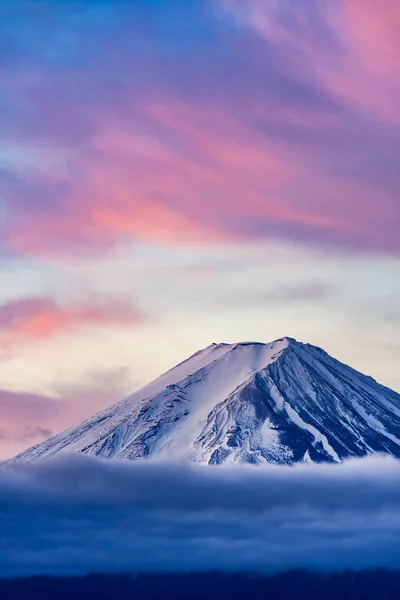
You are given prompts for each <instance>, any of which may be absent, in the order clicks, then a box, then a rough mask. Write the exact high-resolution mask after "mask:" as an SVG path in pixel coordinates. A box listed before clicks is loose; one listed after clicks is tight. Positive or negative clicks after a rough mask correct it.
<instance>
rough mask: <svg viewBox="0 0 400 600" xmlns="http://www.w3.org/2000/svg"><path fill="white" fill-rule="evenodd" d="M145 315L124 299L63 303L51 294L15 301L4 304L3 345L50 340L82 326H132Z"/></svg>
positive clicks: (0, 311) (1, 310)
mask: <svg viewBox="0 0 400 600" xmlns="http://www.w3.org/2000/svg"><path fill="white" fill-rule="evenodd" d="M142 318H143V317H142V315H141V314H140V313H139V312H138V311H137V310H136V309H135V308H134V307H132V306H131V305H130V304H128V303H127V304H124V303H122V302H101V303H99V302H98V301H96V300H94V301H93V302H86V303H77V304H70V305H61V304H58V303H57V302H56V301H55V300H54V299H53V298H51V297H37V298H34V297H32V298H22V299H19V300H11V301H9V302H6V303H5V304H3V305H1V306H0V332H1V334H2V341H1V344H0V347H3V349H9V348H13V347H14V346H16V345H18V344H24V343H31V342H36V341H41V340H49V339H53V338H54V337H56V336H58V335H60V334H64V333H68V332H70V331H73V330H76V329H79V328H85V327H104V326H106V327H107V326H125V325H132V324H135V323H137V322H139V321H141V320H142Z"/></svg>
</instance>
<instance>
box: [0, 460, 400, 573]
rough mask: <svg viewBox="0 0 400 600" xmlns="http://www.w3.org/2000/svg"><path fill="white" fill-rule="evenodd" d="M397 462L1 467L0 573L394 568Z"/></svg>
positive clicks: (399, 500)
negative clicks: (0, 531)
mask: <svg viewBox="0 0 400 600" xmlns="http://www.w3.org/2000/svg"><path fill="white" fill-rule="evenodd" d="M399 469H400V467H399V463H397V462H396V461H394V460H391V459H385V458H379V457H378V458H375V459H373V458H369V459H364V460H358V461H350V462H348V463H344V464H343V465H341V466H326V465H323V466H322V465H320V466H318V465H315V466H300V467H296V468H285V467H272V466H271V467H266V468H261V467H260V468H254V467H250V466H249V467H234V468H209V467H206V468H204V467H203V468H201V467H192V466H188V465H182V464H181V465H179V464H165V463H164V464H163V463H155V462H152V461H144V462H135V463H123V462H101V461H98V460H93V459H88V458H87V457H82V456H77V457H73V456H65V457H64V458H62V459H58V460H57V461H48V462H47V463H42V464H37V465H27V466H25V467H23V466H20V467H19V468H14V469H10V468H3V469H2V472H1V476H0V491H1V494H0V508H1V515H2V516H1V519H2V538H1V541H0V559H1V560H0V565H1V567H0V574H1V575H5V576H10V575H18V576H19V575H27V574H34V573H48V574H78V573H86V572H90V571H97V572H99V571H101V572H115V571H125V570H128V571H148V572H165V571H167V572H168V571H169V572H171V571H172V572H188V571H189V572H190V571H208V570H215V569H221V570H224V571H236V572H237V571H252V572H275V571H282V570H287V569H291V568H302V567H308V568H313V569H322V570H328V571H331V570H341V569H348V568H355V569H361V568H377V567H392V568H399V567H400V559H399V556H400V553H399V549H400V546H399V531H398V527H397V525H396V524H397V523H398V522H399V511H400V492H399V488H398V485H397V480H398V476H399Z"/></svg>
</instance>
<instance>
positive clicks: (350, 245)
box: [0, 0, 400, 457]
mask: <svg viewBox="0 0 400 600" xmlns="http://www.w3.org/2000/svg"><path fill="white" fill-rule="evenodd" d="M300 4H301V6H300ZM399 30H400V4H399V2H398V0H381V1H380V2H377V1H376V0H363V1H362V2H357V1H354V0H337V1H332V2H330V1H329V2H328V1H327V2H321V1H319V0H304V1H303V2H301V3H299V2H298V0H279V1H277V0H190V2H188V1H187V0H169V1H168V2H165V1H162V0H153V1H149V0H138V1H136V2H127V1H126V2H125V1H123V0H120V1H117V2H111V1H106V0H90V1H89V0H85V1H84V0H74V1H69V2H60V3H59V2H55V1H50V0H47V1H46V0H45V1H43V2H40V3H36V2H17V1H16V0H8V1H7V2H3V3H2V5H1V7H0V74H1V79H0V131H1V136H0V252H1V255H0V269H1V273H0V274H1V282H2V284H1V286H0V360H1V363H2V364H3V369H2V373H1V374H0V421H1V423H2V424H1V427H0V431H1V433H0V457H2V456H7V455H9V454H11V453H13V452H15V451H16V450H19V449H22V448H23V447H24V446H26V445H29V444H31V443H33V442H36V441H40V439H42V438H43V437H44V436H47V435H48V434H49V432H50V431H51V432H56V431H58V430H59V429H61V428H64V427H65V426H68V425H71V424H73V423H74V422H76V421H77V420H79V419H81V418H83V417H85V416H88V415H89V414H91V413H92V412H94V411H95V410H96V409H97V408H102V407H104V406H105V405H107V404H109V403H111V402H113V401H116V400H118V399H120V397H122V396H123V395H124V394H126V393H129V392H131V391H132V390H133V389H134V388H135V387H137V386H139V385H141V384H142V383H143V384H144V383H146V381H148V380H149V379H151V378H153V377H155V376H156V375H158V374H159V373H160V372H161V371H163V370H165V369H167V368H169V367H170V366H172V365H173V364H175V363H176V362H178V361H179V360H181V359H183V358H185V356H186V355H188V354H190V353H192V352H194V351H196V350H197V349H199V348H200V347H202V346H206V345H208V344H209V343H211V342H213V341H235V340H245V339H256V340H260V341H270V340H272V339H274V338H278V337H282V336H283V335H289V336H292V337H297V338H298V339H300V340H301V341H304V342H311V343H315V344H317V345H320V346H323V347H324V348H325V349H326V350H327V351H328V352H331V353H332V354H334V355H335V356H336V357H337V358H339V359H341V360H343V361H345V362H347V363H350V364H351V365H352V366H354V367H356V368H358V369H360V370H362V371H364V372H366V373H368V374H370V375H372V376H374V377H375V378H377V379H378V380H379V381H381V382H382V383H385V384H386V385H389V386H391V387H393V388H394V389H396V390H397V391H400V374H399V371H398V364H399V358H400V342H399V339H400V309H399V301H398V299H399V296H400V235H399V230H400V198H399V189H400V169H399V156H400V37H399V35H398V32H399ZM28 438H29V439H28Z"/></svg>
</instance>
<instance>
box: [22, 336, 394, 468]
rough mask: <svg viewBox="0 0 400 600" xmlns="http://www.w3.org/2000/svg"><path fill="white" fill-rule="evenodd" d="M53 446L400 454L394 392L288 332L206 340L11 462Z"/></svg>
mask: <svg viewBox="0 0 400 600" xmlns="http://www.w3.org/2000/svg"><path fill="white" fill-rule="evenodd" d="M61 452H62V453H64V452H81V453H84V454H90V455H96V456H100V457H103V458H110V459H112V458H121V459H131V460H135V459H139V458H145V457H157V458H159V459H166V460H174V459H179V460H190V461H194V462H198V463H204V464H222V463H232V462H240V463H253V464H258V463H265V462H270V463H275V464H294V463H297V462H324V461H325V462H332V463H339V462H341V461H342V460H343V459H345V458H348V457H361V456H365V455H369V454H374V453H387V454H390V455H392V456H395V457H397V458H400V395H399V394H397V393H395V392H394V391H392V390H390V389H388V388H386V387H384V386H382V385H380V384H378V383H377V382H376V381H375V380H373V379H372V378H371V377H367V376H365V375H362V374H361V373H359V372H357V371H355V370H354V369H352V368H350V367H348V366H346V365H344V364H343V363H341V362H339V361H338V360H336V359H334V358H332V357H331V356H329V355H328V354H327V353H326V352H325V351H323V350H322V349H320V348H317V347H315V346H312V345H310V344H303V343H300V342H297V341H296V340H294V339H291V338H283V339H280V340H277V341H275V342H272V343H269V344H262V343H256V342H254V343H253V342H246V343H237V344H212V345H211V346H209V347H208V348H205V349H204V350H200V351H199V352H197V353H196V354H194V355H193V356H191V357H190V358H188V359H187V360H185V361H184V362H182V363H180V364H179V365H177V366H176V367H174V368H173V369H171V370H170V371H168V372H167V373H165V374H164V375H162V376H161V377H159V378H158V379H156V380H155V381H154V382H153V383H151V384H149V385H147V386H145V387H144V388H142V389H141V390H139V391H137V392H135V393H134V394H132V395H131V396H129V397H128V398H126V399H125V400H123V401H122V402H119V403H118V404H115V405H114V406H111V407H110V408H107V409H106V410H103V411H102V412H99V413H97V414H96V415H95V416H93V417H92V418H89V419H87V420H85V421H84V422H83V423H81V424H80V425H77V426H76V427H72V428H70V429H68V430H67V431H64V432H62V433H60V434H58V435H56V436H55V437H53V438H51V439H49V440H47V441H45V442H42V443H40V444H38V445H36V446H34V447H32V448H30V449H28V450H26V451H24V452H22V453H21V454H19V455H18V456H16V457H15V458H14V459H12V460H11V462H22V461H24V462H28V461H36V460H38V459H42V458H48V457H52V456H54V455H57V454H58V453H61Z"/></svg>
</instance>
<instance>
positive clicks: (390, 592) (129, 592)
mask: <svg viewBox="0 0 400 600" xmlns="http://www.w3.org/2000/svg"><path fill="white" fill-rule="evenodd" d="M0 598H1V599H2V600H25V599H36V598H40V600H54V599H56V598H57V600H71V599H74V600H83V599H85V600H110V598H115V599H118V600H119V599H122V598H123V599H124V600H141V599H143V600H144V599H146V600H155V599H163V600H167V599H174V600H187V599H188V598H190V599H194V600H196V599H197V598H198V599H200V598H201V599H202V600H204V599H205V598H206V599H207V600H214V599H215V600H217V599H218V600H221V599H224V598H226V599H229V600H235V599H236V598H237V599H239V598H240V599H244V598H251V600H276V599H279V600H293V599H295V598H304V599H307V600H398V599H399V598H400V571H369V572H367V571H365V572H359V573H356V572H346V573H336V574H317V573H311V572H307V571H296V572H290V573H282V574H278V575H271V576H264V577H260V576H251V575H239V574H230V575H228V574H222V573H207V574H188V575H138V576H132V575H88V576H86V577H82V578H79V577H73V578H72V577H71V578H52V577H32V578H26V579H14V580H0Z"/></svg>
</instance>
